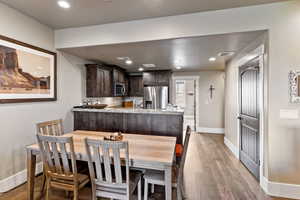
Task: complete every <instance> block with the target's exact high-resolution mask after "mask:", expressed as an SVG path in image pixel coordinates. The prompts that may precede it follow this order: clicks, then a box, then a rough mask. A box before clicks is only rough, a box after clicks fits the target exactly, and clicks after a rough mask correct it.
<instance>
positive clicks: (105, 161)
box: [84, 138, 142, 200]
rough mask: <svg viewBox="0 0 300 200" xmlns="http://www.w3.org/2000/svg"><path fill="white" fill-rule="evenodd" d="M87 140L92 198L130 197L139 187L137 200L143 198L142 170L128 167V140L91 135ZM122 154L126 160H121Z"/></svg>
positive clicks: (127, 199) (125, 198)
mask: <svg viewBox="0 0 300 200" xmlns="http://www.w3.org/2000/svg"><path fill="white" fill-rule="evenodd" d="M84 141H85V147H86V152H87V155H88V165H89V172H90V179H91V183H92V199H93V200H96V199H97V197H105V198H111V199H124V200H129V199H131V198H132V194H133V192H134V191H135V189H136V187H138V200H141V199H142V196H141V187H142V186H141V179H142V172H140V171H137V170H129V153H128V142H121V141H105V140H93V139H88V138H86V139H85V140H84ZM122 154H124V158H125V159H121V156H120V155H122ZM122 163H123V165H125V172H124V171H123V170H122V168H121V164H122Z"/></svg>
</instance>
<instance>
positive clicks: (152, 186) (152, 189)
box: [151, 184, 154, 194]
mask: <svg viewBox="0 0 300 200" xmlns="http://www.w3.org/2000/svg"><path fill="white" fill-rule="evenodd" d="M151 193H152V194H153V193H154V184H151Z"/></svg>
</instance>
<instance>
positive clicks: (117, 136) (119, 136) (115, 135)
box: [104, 132, 123, 141]
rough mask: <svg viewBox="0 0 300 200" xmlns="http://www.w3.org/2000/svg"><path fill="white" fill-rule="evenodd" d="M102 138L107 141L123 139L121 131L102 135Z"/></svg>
mask: <svg viewBox="0 0 300 200" xmlns="http://www.w3.org/2000/svg"><path fill="white" fill-rule="evenodd" d="M104 140H109V141H122V140H123V135H122V133H121V132H116V133H113V134H111V135H109V136H106V137H104Z"/></svg>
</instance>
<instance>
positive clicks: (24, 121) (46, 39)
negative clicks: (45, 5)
mask: <svg viewBox="0 0 300 200" xmlns="http://www.w3.org/2000/svg"><path fill="white" fill-rule="evenodd" d="M0 18H1V19H2V22H1V24H0V34H1V35H4V36H7V37H11V38H14V39H16V40H20V41H22V42H25V43H29V44H32V45H35V46H38V47H41V48H45V49H48V50H51V51H54V50H55V49H54V32H53V30H51V29H50V28H48V27H47V26H45V25H42V24H40V23H38V22H37V21H35V20H33V19H32V18H30V17H27V16H24V15H23V14H21V13H19V12H17V11H16V10H14V9H11V8H9V7H7V6H5V5H3V4H1V3H0ZM83 63H85V62H84V61H83V60H81V59H79V58H76V57H73V56H70V55H67V54H63V53H60V52H59V53H58V65H57V83H58V85H57V86H58V87H57V88H58V91H57V92H58V100H57V101H55V102H42V103H18V104H0V127H1V130H0V134H1V140H0V158H1V164H0V181H1V180H3V179H5V178H7V177H9V176H11V175H13V174H15V173H17V172H19V171H21V170H23V169H25V167H26V154H25V146H26V145H29V144H33V143H35V142H36V138H35V134H36V132H35V123H36V122H41V121H45V120H52V119H58V118H62V119H63V120H64V125H65V130H66V131H70V130H72V129H73V120H72V113H71V112H70V109H71V108H72V106H73V105H76V104H78V103H79V102H81V98H82V82H83V80H82V78H83V77H82V76H81V74H82V70H83V67H82V64H83Z"/></svg>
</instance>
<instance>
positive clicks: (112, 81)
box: [86, 64, 128, 97]
mask: <svg viewBox="0 0 300 200" xmlns="http://www.w3.org/2000/svg"><path fill="white" fill-rule="evenodd" d="M117 84H119V85H120V84H124V86H125V93H124V94H118V95H117V94H116V92H115V89H116V88H115V85H117ZM127 95H128V80H127V77H126V74H125V71H124V70H123V69H121V68H119V67H117V66H114V65H100V64H87V65H86V97H115V96H118V97H120V96H127Z"/></svg>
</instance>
